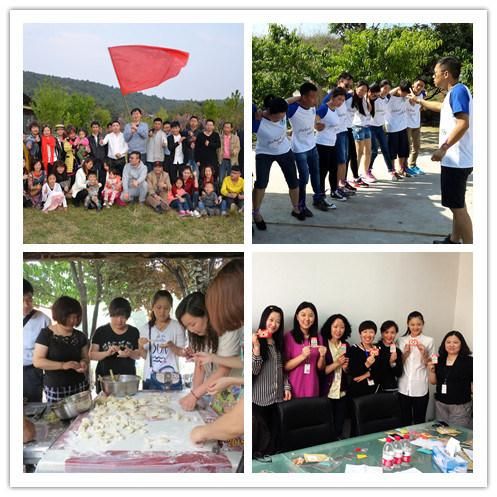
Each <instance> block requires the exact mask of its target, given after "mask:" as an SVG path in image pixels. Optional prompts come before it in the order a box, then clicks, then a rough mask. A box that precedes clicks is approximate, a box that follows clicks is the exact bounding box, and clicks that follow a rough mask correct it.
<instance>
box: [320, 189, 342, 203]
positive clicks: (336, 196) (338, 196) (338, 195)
mask: <svg viewBox="0 0 497 497" xmlns="http://www.w3.org/2000/svg"><path fill="white" fill-rule="evenodd" d="M330 197H331V198H332V199H334V200H340V202H345V201H346V200H347V197H346V196H345V195H343V194H342V192H341V191H340V190H335V191H334V192H333V193H331V194H330ZM325 202H326V200H325Z"/></svg>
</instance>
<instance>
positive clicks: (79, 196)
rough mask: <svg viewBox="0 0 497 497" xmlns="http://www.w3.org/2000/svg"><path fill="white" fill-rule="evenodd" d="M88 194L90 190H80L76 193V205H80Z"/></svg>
mask: <svg viewBox="0 0 497 497" xmlns="http://www.w3.org/2000/svg"><path fill="white" fill-rule="evenodd" d="M87 196H88V190H80V191H79V192H78V193H76V196H75V197H74V198H73V202H74V206H75V207H79V206H80V205H81V204H82V203H83V202H84V200H85V198H86V197H87Z"/></svg>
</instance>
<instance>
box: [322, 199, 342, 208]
mask: <svg viewBox="0 0 497 497" xmlns="http://www.w3.org/2000/svg"><path fill="white" fill-rule="evenodd" d="M344 200H347V199H344ZM323 202H324V203H325V204H326V207H328V209H336V208H337V206H336V205H335V204H334V203H333V202H332V201H331V200H329V199H327V198H325V199H324V200H323Z"/></svg>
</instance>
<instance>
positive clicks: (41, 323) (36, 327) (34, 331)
mask: <svg viewBox="0 0 497 497" xmlns="http://www.w3.org/2000/svg"><path fill="white" fill-rule="evenodd" d="M51 322H52V321H51V320H50V318H49V317H48V316H47V315H45V314H43V312H41V311H36V312H35V313H34V314H33V315H32V316H31V319H30V320H29V321H28V322H27V323H26V326H24V328H23V329H22V336H23V342H22V343H23V352H22V365H23V366H32V365H33V350H34V348H35V342H36V339H37V338H38V335H39V334H40V331H41V330H42V329H43V328H46V327H47V326H48V325H50V324H51Z"/></svg>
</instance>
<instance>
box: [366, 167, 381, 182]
mask: <svg viewBox="0 0 497 497" xmlns="http://www.w3.org/2000/svg"><path fill="white" fill-rule="evenodd" d="M366 179H367V180H369V182H370V183H376V182H377V181H378V180H377V179H376V178H375V176H374V175H373V173H372V172H371V170H369V171H368V172H367V173H366Z"/></svg>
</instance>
